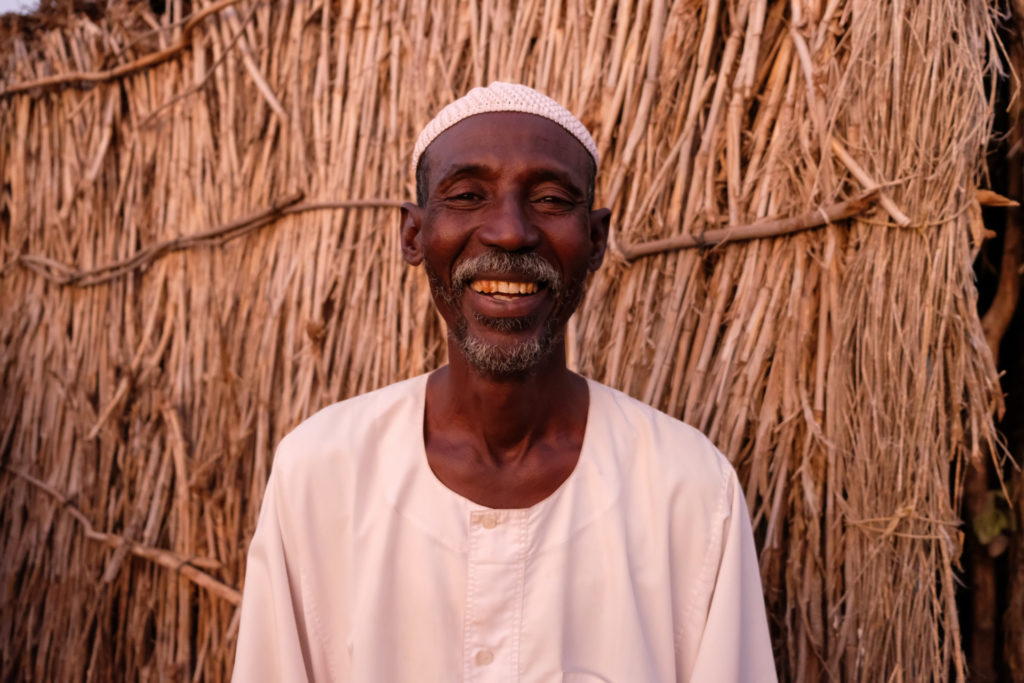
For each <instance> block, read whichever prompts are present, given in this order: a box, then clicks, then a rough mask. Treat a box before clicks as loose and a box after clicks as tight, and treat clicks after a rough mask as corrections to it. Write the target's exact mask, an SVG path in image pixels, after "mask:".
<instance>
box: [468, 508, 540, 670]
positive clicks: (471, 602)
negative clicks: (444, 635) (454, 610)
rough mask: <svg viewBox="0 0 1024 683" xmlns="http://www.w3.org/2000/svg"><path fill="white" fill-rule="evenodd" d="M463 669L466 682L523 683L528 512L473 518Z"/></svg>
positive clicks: (489, 512) (490, 513)
mask: <svg viewBox="0 0 1024 683" xmlns="http://www.w3.org/2000/svg"><path fill="white" fill-rule="evenodd" d="M469 529H470V530H469V558H468V562H469V566H468V567H467V573H466V578H467V584H468V585H467V586H466V622H465V623H466V629H465V642H464V643H463V668H464V678H465V680H466V681H477V682H479V683H497V682H499V681H501V682H505V681H516V680H518V678H519V638H520V634H521V633H522V618H523V617H522V615H523V590H524V583H525V580H526V548H527V543H528V526H527V511H526V510H478V511H475V512H471V513H470V517H469Z"/></svg>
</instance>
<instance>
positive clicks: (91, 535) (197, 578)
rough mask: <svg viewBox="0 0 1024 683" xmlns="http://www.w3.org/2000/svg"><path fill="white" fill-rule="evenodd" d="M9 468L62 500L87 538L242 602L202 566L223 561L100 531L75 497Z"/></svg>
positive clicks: (215, 565) (238, 593)
mask: <svg viewBox="0 0 1024 683" xmlns="http://www.w3.org/2000/svg"><path fill="white" fill-rule="evenodd" d="M5 469H6V470H7V471H8V472H10V473H11V474H13V475H15V476H16V477H19V478H20V479H23V480H25V481H27V482H28V483H29V484H31V485H32V486H35V487H36V488H38V489H39V490H41V491H43V492H45V493H47V494H49V495H50V496H51V497H53V498H55V499H56V500H58V501H59V502H60V503H61V505H62V506H63V507H64V509H65V510H67V511H68V513H69V514H70V515H71V516H72V517H74V518H75V520H77V521H78V523H79V524H81V525H82V527H84V529H85V537H86V538H88V539H90V540H93V541H99V542H100V543H103V544H105V545H107V546H110V547H111V548H121V547H127V548H128V551H129V552H130V553H131V554H132V555H135V556H136V557H141V558H142V559H144V560H148V561H150V562H153V563H154V564H158V565H160V566H161V567H165V568H166V569H170V570H172V571H174V572H177V573H178V574H181V575H182V576H184V577H185V578H187V579H189V580H190V581H192V582H193V583H194V584H196V585H197V586H200V587H201V588H205V589H206V590H208V591H210V592H211V593H213V594H214V595H216V596H217V597H220V598H222V599H224V600H226V601H228V602H230V603H231V604H232V605H238V604H240V603H241V602H242V593H241V591H239V590H238V589H237V588H233V587H232V586H229V585H227V584H226V583H224V582H222V581H218V580H217V579H215V578H213V577H212V576H210V575H209V574H207V573H206V572H204V571H203V570H202V569H201V567H202V568H207V569H220V568H221V566H222V565H221V563H220V562H217V561H215V560H210V559H207V558H202V557H185V556H184V555H181V554H180V553H176V552H174V551H171V550H164V549H163V548H153V547H150V546H145V545H141V544H139V543H135V542H133V541H130V540H128V539H127V538H125V537H124V536H120V535H118V534H111V533H107V532H105V531H96V529H95V528H93V525H92V522H90V521H89V519H88V518H87V517H86V516H85V514H84V513H83V512H82V511H81V510H79V509H78V508H77V507H75V505H74V504H73V503H72V502H71V500H70V499H69V498H68V497H67V496H65V495H64V494H63V493H61V492H60V491H58V490H57V489H55V488H53V487H52V486H50V485H49V484H47V483H46V482H44V481H42V480H40V479H36V478H35V477H33V476H32V475H30V474H27V473H26V472H22V471H20V470H16V469H14V468H12V467H5Z"/></svg>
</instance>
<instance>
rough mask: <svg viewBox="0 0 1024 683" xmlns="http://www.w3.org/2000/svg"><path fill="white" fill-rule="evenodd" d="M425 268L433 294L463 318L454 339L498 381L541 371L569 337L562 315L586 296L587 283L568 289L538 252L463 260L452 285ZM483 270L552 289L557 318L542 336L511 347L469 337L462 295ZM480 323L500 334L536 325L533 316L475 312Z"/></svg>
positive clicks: (471, 360) (457, 321)
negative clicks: (515, 275) (512, 274)
mask: <svg viewBox="0 0 1024 683" xmlns="http://www.w3.org/2000/svg"><path fill="white" fill-rule="evenodd" d="M424 265H425V270H426V272H427V279H428V280H429V281H430V291H431V293H432V294H433V295H434V297H435V298H436V299H438V300H440V301H443V302H444V303H445V304H446V305H447V306H448V307H449V308H450V309H451V310H452V311H453V312H455V313H456V315H457V316H458V317H457V318H456V319H455V320H454V321H453V323H452V325H451V326H450V327H449V330H448V335H449V337H450V338H451V339H453V340H454V341H455V343H456V344H458V346H459V348H460V349H461V350H462V353H463V355H464V356H465V357H466V360H467V361H468V362H469V364H470V365H471V366H473V367H474V368H475V369H477V370H479V371H480V372H482V373H484V374H486V375H490V376H493V377H508V376H512V375H520V374H523V373H526V372H528V371H530V370H532V369H534V368H536V367H537V366H538V365H539V364H540V363H541V361H543V360H544V359H545V358H547V357H548V355H550V353H551V349H552V348H553V347H554V346H555V345H557V344H558V343H560V342H561V341H562V340H563V339H564V337H565V330H564V328H563V327H562V326H561V325H559V323H558V321H559V319H560V316H559V315H558V313H560V312H562V311H565V310H568V311H569V312H572V311H574V310H575V309H576V306H578V305H579V302H580V300H581V299H582V298H583V284H582V282H580V283H570V284H569V286H566V284H565V283H564V282H563V281H562V277H561V275H560V274H559V272H558V271H557V270H556V269H555V268H554V267H553V266H552V265H551V264H550V263H548V262H547V261H545V260H544V259H542V258H540V257H539V256H537V255H536V254H533V253H528V254H516V253H512V252H504V251H489V252H485V253H483V254H481V255H480V256H476V257H474V258H471V259H467V260H465V261H461V262H459V263H458V264H457V265H456V266H455V268H454V269H453V271H452V283H451V285H450V286H446V285H445V284H444V283H443V282H442V281H441V279H440V278H439V277H438V276H437V273H435V272H434V271H433V269H432V268H431V267H430V266H429V264H426V263H425V264H424ZM484 271H497V272H515V273H519V274H522V275H525V276H527V277H529V278H530V279H533V280H537V281H539V282H542V283H544V284H545V285H546V286H547V288H548V289H549V290H550V294H551V296H553V297H554V299H555V310H554V313H555V315H553V316H552V317H550V318H549V319H548V320H547V322H546V323H545V324H544V327H543V328H542V329H541V331H540V334H538V335H536V336H534V337H531V338H530V339H526V340H523V341H520V342H517V343H515V344H511V345H497V344H491V343H489V342H487V341H485V340H483V339H480V338H479V337H474V336H471V335H470V333H469V324H468V322H467V320H466V318H465V316H463V315H462V313H461V310H462V306H461V303H462V296H463V293H464V292H465V289H466V286H467V285H468V284H469V283H470V282H472V281H473V280H474V279H475V276H476V274H477V273H480V272H484ZM566 317H567V316H566ZM476 319H477V320H478V321H479V322H481V323H482V324H484V325H485V326H487V327H490V328H491V329H493V330H497V331H498V332H519V331H522V330H525V329H527V328H529V327H530V326H531V325H532V324H533V320H532V318H530V317H522V318H492V317H488V316H483V315H479V314H476Z"/></svg>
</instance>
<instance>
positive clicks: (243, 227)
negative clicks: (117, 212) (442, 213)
mask: <svg viewBox="0 0 1024 683" xmlns="http://www.w3.org/2000/svg"><path fill="white" fill-rule="evenodd" d="M302 197H303V195H302V193H301V192H299V193H295V194H292V195H288V196H286V197H283V198H281V199H278V200H276V201H274V202H273V204H271V206H269V207H268V208H266V209H261V210H259V211H256V212H255V213H252V214H249V215H248V216H245V217H243V218H239V219H237V220H234V221H231V222H230V223H226V224H224V225H221V226H218V227H216V228H212V229H210V230H206V231H203V232H200V233H196V234H194V235H184V236H182V237H176V238H174V239H170V240H165V241H163V242H158V243H156V244H152V245H150V246H148V247H146V248H144V249H140V250H139V251H137V252H136V253H135V254H133V255H132V256H130V257H128V258H126V259H122V260H120V261H115V262H113V263H108V264H106V265H103V266H98V267H96V268H92V269H90V270H84V271H83V270H79V269H77V268H75V267H73V266H69V265H67V264H65V263H61V262H59V261H55V260H53V259H50V258H47V257H45V256H34V255H32V254H20V255H18V257H17V259H16V260H17V262H18V263H20V264H21V265H23V266H25V267H26V268H28V269H29V270H31V271H33V272H34V273H37V274H38V275H41V276H42V277H44V278H46V279H47V280H50V281H51V282H54V283H56V284H58V285H74V286H77V287H92V286H94V285H98V284H102V283H104V282H109V281H111V280H115V279H117V278H119V277H122V276H124V275H127V274H128V273H130V272H132V271H134V270H138V269H141V268H145V267H148V266H149V265H150V264H151V263H152V262H153V261H155V260H156V259H158V258H160V257H162V256H166V255H167V254H171V253H174V252H176V251H182V250H185V249H191V248H194V247H202V246H211V245H216V244H222V243H224V242H226V241H227V240H231V239H235V238H236V237H240V236H241V235H244V234H246V233H248V232H252V231H253V230H256V229H257V228H261V227H263V226H265V225H269V224H270V223H272V222H274V220H276V219H277V218H280V217H281V216H285V215H290V214H296V213H302V212H304V211H319V210H324V209H365V208H397V207H400V206H401V205H402V202H400V201H397V200H393V199H353V200H349V201H334V202H306V203H303V204H300V203H299V202H300V201H301V200H302Z"/></svg>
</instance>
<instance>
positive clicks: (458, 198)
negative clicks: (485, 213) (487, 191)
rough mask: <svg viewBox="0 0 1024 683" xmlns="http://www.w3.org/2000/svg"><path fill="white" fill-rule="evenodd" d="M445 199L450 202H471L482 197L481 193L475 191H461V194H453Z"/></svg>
mask: <svg viewBox="0 0 1024 683" xmlns="http://www.w3.org/2000/svg"><path fill="white" fill-rule="evenodd" d="M445 199H446V200H447V201H449V202H471V201H474V200H477V199H480V195H478V194H476V193H475V192H460V193H459V194H453V195H450V196H448V197H445Z"/></svg>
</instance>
